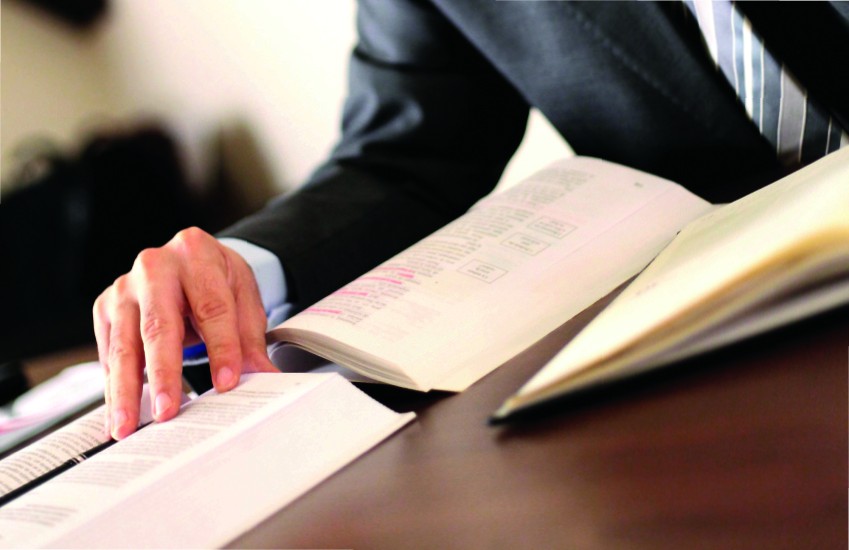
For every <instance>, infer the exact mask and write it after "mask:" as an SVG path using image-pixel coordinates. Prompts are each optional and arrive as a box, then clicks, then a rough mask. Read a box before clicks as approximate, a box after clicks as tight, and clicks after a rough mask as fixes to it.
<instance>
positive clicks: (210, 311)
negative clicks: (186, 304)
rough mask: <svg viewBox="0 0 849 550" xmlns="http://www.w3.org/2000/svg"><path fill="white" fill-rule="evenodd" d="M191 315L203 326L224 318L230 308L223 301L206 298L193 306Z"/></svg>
mask: <svg viewBox="0 0 849 550" xmlns="http://www.w3.org/2000/svg"><path fill="white" fill-rule="evenodd" d="M193 313H194V315H195V318H196V319H197V320H198V321H199V322H200V323H201V324H203V323H207V322H209V321H216V320H219V319H222V318H224V317H226V316H227V315H228V314H229V313H230V308H229V306H228V305H227V303H226V302H225V301H224V300H221V299H219V298H206V299H203V300H201V301H200V302H198V303H197V304H196V305H195V307H194V308H193Z"/></svg>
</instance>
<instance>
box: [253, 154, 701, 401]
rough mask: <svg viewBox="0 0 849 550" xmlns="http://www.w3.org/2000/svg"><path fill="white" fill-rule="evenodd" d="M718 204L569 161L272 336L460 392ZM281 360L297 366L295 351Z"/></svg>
mask: <svg viewBox="0 0 849 550" xmlns="http://www.w3.org/2000/svg"><path fill="white" fill-rule="evenodd" d="M711 208H712V207H711V205H710V204H709V203H707V202H706V201H704V200H702V199H700V198H698V197H696V196H695V195H693V194H692V193H689V192H688V191H686V190H685V189H683V188H682V187H680V186H679V185H677V184H675V183H672V182H670V181H666V180H663V179H661V178H658V177H655V176H651V175H648V174H645V173H642V172H639V171H636V170H632V169H630V168H626V167H623V166H619V165H616V164H612V163H608V162H604V161H601V160H597V159H592V158H582V157H576V158H571V159H566V160H562V161H559V162H556V163H554V164H553V165H551V166H549V167H547V168H545V169H544V170H542V171H540V172H538V173H537V174H535V175H534V176H532V177H530V178H529V179H527V180H525V181H523V182H522V183H520V184H518V185H516V186H514V187H512V188H510V189H508V190H505V191H503V192H500V193H496V194H493V195H491V196H489V197H487V198H485V199H484V200H482V201H481V202H480V203H478V204H477V205H476V206H475V207H474V208H472V209H471V210H470V211H469V212H468V213H467V214H465V215H464V216H462V217H460V218H458V219H457V220H455V221H454V222H452V223H450V224H448V225H447V226H445V227H444V228H442V229H440V230H439V231H437V232H435V233H433V234H432V235H430V236H428V237H426V238H425V239H423V240H422V241H420V242H418V243H417V244H415V245H413V246H412V247H410V248H408V249H407V250H405V251H404V252H402V253H400V254H398V255H397V256H395V257H394V258H392V259H390V260H388V261H387V262H385V263H383V264H381V265H380V266H378V267H376V268H374V269H373V270H371V271H370V272H368V273H366V274H364V275H362V276H361V277H359V278H358V279H356V280H354V281H352V282H351V283H350V284H348V285H346V286H345V287H343V288H341V289H339V290H337V291H336V292H334V293H333V294H331V295H330V296H328V297H326V298H324V299H323V300H321V301H319V302H318V303H316V304H314V305H313V306H311V307H309V308H307V309H306V310H304V311H303V312H301V313H299V314H298V315H296V316H294V317H292V318H291V319H289V320H287V321H286V322H284V323H283V324H281V325H279V326H278V327H276V328H275V329H273V330H272V331H271V332H270V334H269V337H270V339H271V340H272V341H273V342H285V343H290V344H294V345H296V346H298V347H300V348H304V349H306V350H309V351H310V352H312V353H314V354H316V355H319V356H321V357H324V358H326V359H329V360H330V361H332V362H334V363H337V364H339V365H343V366H345V367H348V368H350V369H353V370H355V371H357V372H359V373H361V374H363V375H365V376H368V377H370V378H373V379H376V380H379V381H383V382H387V383H390V384H395V385H398V386H403V387H407V388H412V389H416V390H423V391H426V390H431V389H439V390H448V391H461V390H464V389H466V388H467V387H468V386H470V385H471V384H472V383H474V382H475V381H476V380H478V379H480V378H481V377H483V376H484V375H486V374H487V373H489V372H491V371H492V370H493V369H495V368H496V367H498V366H499V365H501V364H502V363H504V362H505V361H507V360H508V359H510V358H511V357H513V356H514V355H516V354H518V353H519V352H521V351H523V350H524V349H526V348H528V347H529V346H531V345H532V344H534V343H535V342H537V341H538V340H539V339H541V338H542V337H543V336H545V335H546V334H548V333H549V332H551V331H552V330H554V329H555V328H557V327H558V326H560V325H561V324H563V323H564V322H566V321H567V320H569V319H570V318H571V317H573V316H574V315H575V314H577V313H579V312H580V311H582V310H583V309H585V308H586V307H588V306H590V305H591V304H593V303H594V302H595V301H597V300H598V299H600V298H602V297H603V296H605V295H606V294H608V293H609V292H610V291H612V290H613V289H614V288H616V287H617V286H619V285H621V284H622V283H623V282H625V281H626V280H628V279H629V278H631V277H633V276H634V275H635V274H636V273H637V272H639V271H640V270H641V269H643V268H644V267H645V266H646V264H648V263H649V262H650V261H651V259H652V258H654V257H655V256H656V255H657V253H658V252H660V250H661V249H663V247H664V246H666V244H667V243H669V241H670V240H671V239H672V238H673V237H674V236H675V234H676V233H677V232H678V230H680V229H681V227H683V226H684V225H685V224H686V223H687V222H689V221H691V220H693V219H695V218H697V217H698V216H700V215H701V214H704V213H705V212H707V211H709V210H710V209H711ZM272 360H273V361H274V362H275V364H276V365H277V366H278V367H279V368H281V369H282V370H284V371H285V370H289V369H291V368H293V366H294V363H295V362H294V361H293V360H292V354H291V347H290V346H282V345H278V346H276V347H275V348H274V349H273V350H272Z"/></svg>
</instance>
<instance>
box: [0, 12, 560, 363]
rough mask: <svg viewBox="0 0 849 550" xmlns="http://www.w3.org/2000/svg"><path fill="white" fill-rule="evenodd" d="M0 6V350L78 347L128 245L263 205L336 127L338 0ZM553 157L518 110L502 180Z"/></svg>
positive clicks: (346, 32) (540, 124)
mask: <svg viewBox="0 0 849 550" xmlns="http://www.w3.org/2000/svg"><path fill="white" fill-rule="evenodd" d="M0 6H1V7H2V8H1V9H2V11H0V16H2V27H1V28H2V50H3V51H2V72H3V78H2V103H0V161H2V162H0V174H2V185H0V225H2V235H0V240H2V242H3V249H2V251H0V272H3V274H2V277H3V279H2V282H0V296H2V304H0V311H2V312H3V321H2V326H0V359H2V358H6V359H21V358H24V357H32V356H40V355H43V354H45V353H47V352H49V351H50V350H61V349H65V348H66V347H67V346H71V345H74V344H75V343H76V344H79V343H81V344H91V343H92V342H93V334H92V329H91V319H90V307H91V300H93V297H94V296H95V295H96V293H97V292H99V290H102V288H99V287H100V286H101V285H102V286H105V285H107V284H109V283H111V281H112V279H114V277H115V276H117V275H118V274H120V273H122V272H124V271H126V270H127V269H129V267H130V265H131V262H132V258H133V257H134V256H135V254H136V253H137V252H138V250H136V248H138V247H142V246H156V245H158V244H162V243H163V242H164V241H165V240H167V238H168V237H169V236H170V235H172V234H173V233H174V232H175V231H176V230H177V229H179V227H177V226H179V225H181V224H189V223H192V224H198V225H201V226H202V227H204V228H206V229H208V230H210V231H214V230H215V229H217V228H219V227H221V226H223V225H226V224H227V223H229V222H231V221H233V220H235V219H238V218H239V217H241V216H243V215H245V214H246V213H248V212H250V211H253V210H255V209H257V208H259V207H261V206H262V205H263V204H264V203H265V202H266V201H267V200H268V198H269V197H270V196H272V195H274V194H277V193H281V192H287V191H289V190H291V189H293V188H294V187H296V186H297V185H299V184H301V183H303V182H304V181H305V180H306V179H307V178H308V177H309V174H310V172H311V171H312V170H313V169H314V168H315V167H316V166H317V165H318V164H319V163H320V162H321V161H322V160H323V159H324V158H325V157H326V155H327V153H328V152H329V151H330V149H331V147H332V146H333V143H334V142H335V140H336V137H337V133H338V128H339V124H340V112H341V108H342V102H343V100H344V94H345V83H346V75H347V60H348V57H349V55H350V52H351V50H352V48H353V46H354V44H355V39H356V38H355V9H356V6H355V1H354V0H339V1H335V2H333V3H332V9H328V4H327V3H324V2H313V1H311V0H292V1H287V2H279V1H277V0H240V1H239V2H233V1H231V0H180V1H178V2H175V1H173V0H144V1H137V0H101V1H94V0H64V1H60V0H53V1H51V0H3V3H2V5H0ZM566 154H568V147H567V146H566V145H565V144H564V143H563V141H562V139H560V138H559V137H558V136H557V135H556V134H555V133H554V131H553V130H551V128H550V126H549V125H548V124H547V122H546V121H544V120H543V119H542V118H541V117H539V115H537V114H532V115H531V119H530V131H529V134H528V136H527V138H526V140H525V142H524V143H523V145H522V147H521V149H520V153H519V155H518V156H517V157H516V159H514V161H513V162H512V163H511V164H510V166H509V167H508V171H507V174H506V175H505V177H504V179H503V181H506V182H508V183H509V182H513V181H517V180H519V179H521V178H522V177H523V176H525V175H527V174H528V173H530V172H532V171H534V170H535V169H536V168H537V167H538V166H540V165H542V164H544V163H546V162H548V161H549V160H550V159H553V158H557V157H561V156H564V155H566ZM130 157H135V158H132V159H131V158H130ZM154 179H155V180H156V181H154ZM28 242H29V243H33V244H32V245H31V246H27V243H28ZM7 250H8V252H7ZM13 264H14V265H13ZM51 364H52V363H51ZM68 364H69V363H68Z"/></svg>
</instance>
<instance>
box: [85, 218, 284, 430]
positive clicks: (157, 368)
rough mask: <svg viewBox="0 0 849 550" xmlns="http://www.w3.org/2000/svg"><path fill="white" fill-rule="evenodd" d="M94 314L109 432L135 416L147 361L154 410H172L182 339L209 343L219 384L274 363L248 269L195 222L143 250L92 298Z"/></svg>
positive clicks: (159, 416)
mask: <svg viewBox="0 0 849 550" xmlns="http://www.w3.org/2000/svg"><path fill="white" fill-rule="evenodd" d="M93 314H94V331H95V335H96V337H97V351H98V355H99V356H100V362H101V364H103V367H104V370H105V374H106V388H105V398H106V410H107V413H106V419H107V420H106V423H107V429H109V430H110V432H111V434H112V437H114V438H116V439H121V438H123V437H126V436H128V435H129V434H131V433H132V432H133V431H134V430H135V429H136V425H137V424H138V418H139V404H140V400H141V388H142V379H143V371H144V368H145V366H147V376H148V383H149V385H150V395H151V404H152V407H153V411H152V413H153V417H154V419H156V420H157V421H164V420H168V419H170V418H172V417H173V416H174V415H176V414H177V411H178V409H179V405H180V391H181V389H182V377H181V371H182V361H183V346H185V345H192V344H196V343H198V342H200V341H201V340H203V341H204V342H205V343H206V349H207V352H208V354H209V365H210V369H211V371H212V381H213V383H214V385H215V389H216V390H218V391H220V392H223V391H227V390H229V389H231V388H233V387H234V386H236V384H237V383H238V381H239V376H240V374H241V373H242V372H276V369H275V368H274V367H273V366H272V364H271V362H270V361H269V359H268V354H267V351H266V345H265V328H266V317H265V311H264V310H263V307H262V301H261V300H260V296H259V290H258V289H257V285H256V280H255V278H254V275H253V272H252V271H251V269H250V267H248V265H247V263H245V261H244V260H243V259H242V257H241V256H240V255H239V254H237V253H236V252H234V251H232V250H231V249H229V248H227V247H226V246H224V245H222V244H220V243H219V242H218V241H217V240H216V239H215V238H214V237H212V236H211V235H209V234H208V233H206V232H204V231H202V230H200V229H198V228H190V229H185V230H183V231H180V232H179V233H177V235H176V236H175V237H174V238H173V239H171V240H170V241H169V242H168V243H167V244H166V245H165V246H163V247H161V248H150V249H147V250H143V251H142V252H141V253H140V254H139V255H138V257H137V258H136V261H135V263H134V264H133V268H132V270H131V271H130V272H129V273H127V274H125V275H122V276H121V277H118V279H116V280H115V283H113V284H112V286H110V287H109V288H107V289H106V290H105V291H103V293H102V294H101V295H100V296H99V297H98V298H97V300H96V301H95V303H94V311H93Z"/></svg>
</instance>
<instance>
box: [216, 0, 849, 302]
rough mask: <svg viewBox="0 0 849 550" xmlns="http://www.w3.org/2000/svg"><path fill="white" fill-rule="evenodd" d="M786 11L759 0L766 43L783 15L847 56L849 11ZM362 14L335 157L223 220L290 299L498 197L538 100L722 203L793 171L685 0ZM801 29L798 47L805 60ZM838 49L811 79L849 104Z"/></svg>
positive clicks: (590, 148) (634, 162)
mask: <svg viewBox="0 0 849 550" xmlns="http://www.w3.org/2000/svg"><path fill="white" fill-rule="evenodd" d="M815 4H817V3H815ZM782 10H784V11H781V10H778V11H772V10H766V13H765V14H764V13H763V12H764V10H759V9H757V7H756V8H755V9H753V12H758V11H760V12H761V13H760V14H757V13H752V14H751V17H753V21H754V20H755V19H756V16H757V17H760V18H761V19H767V20H769V19H777V20H778V24H777V25H776V24H775V22H773V23H771V24H772V26H773V27H775V28H774V29H773V31H774V32H773V31H770V32H771V34H770V35H769V37H768V40H772V41H773V42H780V41H781V40H782V37H783V36H784V35H785V34H787V29H783V28H782V25H781V21H782V19H783V20H784V21H787V20H788V19H790V20H793V21H794V28H796V26H795V23H797V22H798V21H800V20H802V21H805V22H806V23H805V24H803V25H802V28H803V30H804V29H806V28H807V29H808V31H807V33H808V34H807V35H805V33H804V32H803V38H805V37H807V38H808V40H807V41H808V42H812V47H813V49H814V50H816V47H817V44H818V43H819V42H820V40H819V39H820V37H819V29H823V28H827V29H828V30H829V32H832V34H839V35H840V36H839V38H840V40H838V41H836V43H837V45H838V48H837V49H838V50H839V52H840V55H842V54H843V53H845V52H846V49H845V44H846V43H847V40H845V38H846V37H847V35H849V32H847V29H849V27H847V25H846V18H845V17H841V16H838V15H837V13H836V11H835V10H834V9H833V8H832V7H831V6H830V5H829V4H818V5H817V7H814V8H810V7H809V8H807V9H803V8H800V7H798V6H796V7H794V8H782ZM787 11H791V12H792V13H785V12H787ZM799 12H801V14H800V13H799ZM815 12H816V13H815ZM844 12H845V10H844ZM776 13H777V14H778V17H775V15H776ZM809 16H810V17H809ZM808 19H811V20H812V21H811V22H807V21H808ZM823 21H825V23H823ZM357 23H358V31H359V36H360V39H359V44H358V45H357V47H356V49H355V51H354V52H353V56H352V59H351V64H350V90H349V96H348V99H347V102H346V105H345V109H344V120H343V135H342V138H341V141H340V143H339V144H338V146H337V147H336V149H335V150H334V152H333V154H332V157H331V159H330V160H329V161H328V162H327V163H326V164H325V165H324V166H322V167H321V168H320V169H319V170H318V171H317V172H316V173H315V174H314V175H313V177H312V178H311V180H310V181H309V182H308V183H307V185H306V186H304V187H303V188H302V189H300V190H299V191H297V192H295V193H292V194H290V195H288V196H285V197H282V198H280V199H278V200H276V201H274V202H273V203H271V204H270V205H269V206H268V207H267V208H266V209H264V210H263V211H261V212H259V213H258V214H256V215H254V216H251V217H249V218H247V219H245V220H243V221H242V222H241V223H239V224H237V225H235V226H234V227H232V228H230V229H228V230H227V231H225V232H224V233H223V234H224V235H227V236H234V237H239V238H242V239H245V240H247V241H250V242H253V243H255V244H258V245H260V246H262V247H265V248H267V249H269V250H271V251H273V252H274V253H275V254H277V256H278V257H279V258H280V260H281V262H282V264H283V266H284V269H285V271H286V274H287V280H288V282H289V298H290V300H292V301H293V302H294V303H295V305H296V308H300V307H305V306H307V305H309V304H310V303H312V302H314V301H316V300H317V299H319V298H321V297H323V296H324V295H326V294H327V293H329V292H331V291H333V290H334V289H336V288H338V287H339V286H341V285H343V284H344V283H346V282H347V281H349V280H351V279H353V278H354V277H356V276H357V275H358V274H360V273H362V272H363V271H365V270H367V269H369V268H370V267H372V266H374V265H376V264H377V263H379V262H380V261H382V260H384V259H386V258H388V257H389V256H391V255H392V254H394V253H397V252H398V251H400V250H402V249H403V248H405V247H406V246H408V245H410V244H411V243H413V242H415V241H416V240H418V239H420V238H422V237H424V236H425V235H427V234H429V233H431V232H432V231H434V230H435V229H437V228H438V227H440V226H442V225H444V224H445V223H447V222H448V221H450V220H451V219H453V218H455V217H456V216H458V215H460V214H462V213H463V212H464V211H465V210H466V209H467V208H468V207H469V206H470V205H471V204H473V203H474V201H476V200H477V199H479V198H480V197H482V196H483V195H485V194H486V193H488V192H489V191H490V190H491V189H492V188H493V187H494V185H495V184H496V182H497V181H498V178H499V176H500V174H501V172H502V170H503V168H504V166H505V164H506V163H507V161H508V159H509V158H510V156H511V155H512V154H513V152H514V151H515V149H516V147H517V146H518V144H519V142H520V140H521V138H522V135H523V133H524V130H525V124H526V121H527V116H528V110H529V107H530V106H533V107H537V108H538V109H540V111H542V113H543V114H544V115H545V116H546V117H547V118H548V119H549V120H550V121H551V123H552V124H553V125H554V127H555V128H557V130H558V131H560V133H562V135H563V136H564V137H565V139H566V140H567V141H568V142H569V144H570V145H571V146H572V147H573V148H574V150H575V151H576V153H577V154H580V155H590V156H596V157H601V158H605V159H608V160H612V161H615V162H619V163H623V164H626V165H629V166H633V167H636V168H639V169H642V170H646V171H648V172H651V173H654V174H657V175H660V176H663V177H667V178H670V179H672V180H675V181H677V182H679V183H681V184H683V185H685V186H687V187H688V188H690V189H691V190H693V191H695V192H696V193H698V194H700V195H702V196H703V197H705V198H707V199H709V200H712V201H727V200H731V199H735V198H737V197H740V196H742V195H744V194H746V193H748V192H750V191H752V190H753V189H756V188H757V187H760V186H762V185H764V184H765V183H768V182H769V181H772V180H774V179H776V178H777V177H778V176H779V175H781V168H780V166H779V165H778V163H777V161H776V157H775V154H774V152H773V151H772V149H771V147H770V146H769V144H768V143H767V142H766V141H765V140H764V139H763V138H762V137H761V135H760V134H759V132H758V130H757V128H756V127H755V126H754V125H753V124H752V123H751V122H750V121H749V120H748V119H747V117H746V115H745V111H744V109H743V107H742V105H741V104H740V103H739V102H738V100H737V98H736V96H735V94H734V92H733V90H732V89H731V87H730V86H729V85H728V84H727V82H725V80H724V79H723V77H722V76H721V75H719V74H718V73H717V71H716V70H715V68H714V66H713V64H712V62H711V61H710V59H709V57H708V55H707V53H706V50H705V47H704V45H703V44H702V42H701V35H700V33H699V31H698V29H697V27H696V26H695V25H696V24H695V22H694V21H693V19H692V18H691V17H688V16H687V14H685V12H684V7H683V6H682V5H681V4H680V3H677V2H669V3H661V4H652V3H645V2H614V3H604V2H600V3H596V2H593V3H580V2H496V1H486V2H483V1H471V0H432V1H426V0H391V1H386V0H369V1H361V2H360V6H359V12H358V19H357ZM805 25H808V26H807V27H806V26H805ZM835 25H836V26H835ZM832 27H834V28H832ZM811 29H814V30H817V32H814V33H811V32H810V31H811ZM841 33H842V34H841ZM796 34H798V33H796ZM790 35H791V36H789V37H787V38H786V40H785V41H786V42H788V43H791V44H792V45H793V47H792V48H789V51H790V53H791V55H792V54H795V53H799V52H801V53H802V55H801V57H802V59H803V61H804V58H805V57H806V56H807V57H810V54H811V52H809V51H808V50H806V49H805V48H804V47H801V46H800V45H799V43H798V41H799V38H798V36H796V35H793V33H792V32H791V33H790ZM811 36H816V37H817V39H818V40H817V41H811V40H810V37H811ZM803 42H804V40H803ZM840 47H843V50H840ZM836 57H838V55H837V54H835V53H834V52H832V53H831V54H824V55H819V56H818V57H817V58H818V59H825V60H826V61H825V62H824V63H820V65H823V64H824V65H825V67H826V69H830V70H833V71H834V70H836V71H837V75H840V74H841V72H842V73H843V78H838V79H836V82H831V81H830V79H832V80H835V79H834V78H833V76H834V75H833V74H831V75H829V74H828V73H825V74H824V75H823V74H820V75H819V80H817V74H814V75H813V81H814V82H816V84H814V86H813V87H811V86H810V85H809V87H811V89H812V90H813V88H814V87H819V88H817V89H818V90H819V91H820V92H821V95H823V97H826V98H828V99H829V100H832V101H831V105H830V107H831V108H832V109H833V110H837V111H839V112H841V113H842V115H841V116H845V113H846V112H847V111H846V109H845V107H846V105H845V100H846V98H849V92H847V91H846V90H847V89H846V84H841V83H840V81H843V80H846V79H845V76H846V74H845V73H846V70H845V66H846V65H845V64H844V63H843V62H845V61H846V60H847V59H849V58H843V59H837V58H836ZM788 64H789V62H788ZM805 70H808V68H805V67H803V71H805ZM808 72H811V71H810V70H808ZM813 72H814V73H817V70H816V67H814V71H813ZM820 72H822V71H820ZM806 84H808V83H807V82H806ZM841 86H842V88H841ZM822 90H825V92H824V93H823V92H822ZM843 120H846V119H845V118H843Z"/></svg>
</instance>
